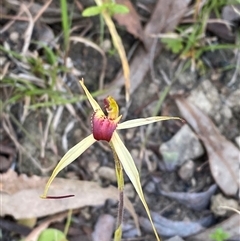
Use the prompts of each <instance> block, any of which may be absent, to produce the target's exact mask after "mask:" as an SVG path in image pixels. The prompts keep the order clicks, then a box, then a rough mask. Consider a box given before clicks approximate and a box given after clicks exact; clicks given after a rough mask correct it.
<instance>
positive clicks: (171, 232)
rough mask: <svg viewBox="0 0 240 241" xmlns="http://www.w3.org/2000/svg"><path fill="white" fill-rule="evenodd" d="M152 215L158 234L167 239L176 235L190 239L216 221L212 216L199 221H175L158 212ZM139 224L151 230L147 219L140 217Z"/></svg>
mask: <svg viewBox="0 0 240 241" xmlns="http://www.w3.org/2000/svg"><path fill="white" fill-rule="evenodd" d="M151 214H152V218H153V221H154V225H155V227H156V229H157V232H158V233H159V234H160V235H162V236H166V237H172V236H176V235H177V236H180V237H188V236H191V235H193V234H196V233H198V232H200V231H202V230H204V228H205V227H208V226H210V225H211V224H212V223H213V221H214V218H213V216H212V215H209V216H207V217H204V218H201V219H199V220H197V221H173V220H170V219H167V218H165V217H163V216H161V215H159V214H158V213H156V212H151ZM139 222H140V225H141V226H142V228H143V229H144V230H146V231H150V230H151V224H150V222H149V220H148V219H147V218H143V217H140V218H139ZM203 240H206V239H203Z"/></svg>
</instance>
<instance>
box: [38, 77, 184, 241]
mask: <svg viewBox="0 0 240 241" xmlns="http://www.w3.org/2000/svg"><path fill="white" fill-rule="evenodd" d="M80 84H81V86H82V88H83V90H84V92H85V94H86V96H87V98H88V100H89V102H90V104H91V106H92V108H93V110H94V113H93V115H92V119H91V121H92V134H91V135H89V136H88V137H86V138H85V139H83V140H82V141H80V142H79V143H78V144H76V145H75V146H74V147H72V148H71V149H70V150H69V151H68V152H67V153H66V154H65V155H64V156H63V157H62V159H61V160H60V161H59V163H58V164H57V166H56V168H55V169H54V170H53V173H52V175H51V176H50V178H49V180H48V182H47V184H46V186H45V190H44V193H43V195H42V196H41V197H42V198H61V197H60V196H59V197H53V196H48V195H47V193H48V189H49V187H50V185H51V183H52V181H53V180H54V178H55V177H56V176H57V174H58V173H59V172H60V171H61V170H62V169H64V168H65V167H66V166H68V165H69V164H70V163H72V162H73V161H74V160H75V159H76V158H77V157H79V156H80V155H81V154H82V153H83V152H84V151H85V150H86V149H87V148H88V147H90V146H91V145H92V144H94V143H95V142H96V141H107V142H108V143H109V145H110V147H111V149H112V151H113V156H114V160H115V170H116V176H117V182H118V189H119V191H120V192H119V194H120V198H119V210H118V221H117V229H116V231H115V237H114V240H115V241H117V240H121V235H122V229H121V223H122V215H123V188H124V180H123V171H122V170H123V169H124V171H125V172H126V174H127V176H128V177H129V179H130V181H131V182H132V184H133V186H134V188H135V190H136V192H137V194H138V196H139V198H140V200H141V201H142V204H143V206H144V208H145V210H146V212H147V215H148V218H149V220H150V222H151V224H152V228H153V231H154V233H155V236H156V238H157V240H158V241H160V238H159V236H158V234H157V231H156V229H155V227H154V224H153V221H152V218H151V214H150V211H149V208H148V205H147V203H146V201H145V198H144V195H143V190H142V187H141V183H140V177H139V173H138V170H137V168H136V165H135V163H134V161H133V158H132V156H131V154H130V153H129V151H128V150H127V148H126V146H125V145H124V143H123V142H122V140H121V139H120V137H119V135H118V133H117V132H118V130H121V129H128V128H132V127H137V126H142V125H147V124H151V123H154V122H158V121H163V120H171V119H178V120H181V119H180V118H178V117H167V116H155V117H149V118H140V119H133V120H129V121H125V122H123V123H119V121H120V119H121V117H122V116H121V115H120V116H119V108H118V104H117V102H116V101H115V100H114V98H113V97H111V96H108V97H107V98H106V99H105V100H104V104H105V109H106V112H107V114H108V115H107V116H106V115H105V114H104V112H103V110H102V109H101V107H100V106H99V104H98V103H97V102H96V101H95V100H94V99H93V97H92V95H91V94H90V92H89V91H88V89H87V88H86V86H85V85H84V82H83V80H80ZM70 196H73V195H68V196H62V197H63V198H65V197H70Z"/></svg>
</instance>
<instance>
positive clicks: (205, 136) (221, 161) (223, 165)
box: [176, 97, 240, 196]
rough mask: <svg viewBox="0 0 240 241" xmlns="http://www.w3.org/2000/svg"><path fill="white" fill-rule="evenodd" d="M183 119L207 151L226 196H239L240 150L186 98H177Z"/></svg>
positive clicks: (212, 168) (216, 178)
mask: <svg viewBox="0 0 240 241" xmlns="http://www.w3.org/2000/svg"><path fill="white" fill-rule="evenodd" d="M176 104H177V106H178V108H179V110H180V111H181V113H182V116H183V118H184V119H185V120H186V121H187V122H188V123H189V124H190V125H191V126H192V128H193V129H194V130H195V132H196V133H197V134H198V136H199V138H200V139H201V140H202V142H203V143H204V146H205V148H206V150H207V154H208V160H209V164H210V168H211V173H212V175H213V177H214V179H215V181H216V183H217V184H218V186H219V187H220V188H221V190H222V191H223V192H224V193H225V194H226V195H232V196H234V195H237V192H238V191H239V187H240V176H239V171H240V167H239V161H240V159H239V156H240V151H239V149H238V148H237V147H236V146H235V145H234V144H233V143H231V142H230V141H228V140H227V139H226V138H225V137H224V136H223V135H222V134H221V133H220V132H219V130H218V129H217V127H216V126H215V125H214V123H213V122H212V120H211V119H210V118H209V117H208V116H207V115H206V114H204V113H203V112H202V111H201V110H200V109H198V108H197V107H196V106H194V105H193V104H192V103H190V102H189V101H187V100H186V99H184V98H180V97H179V98H176Z"/></svg>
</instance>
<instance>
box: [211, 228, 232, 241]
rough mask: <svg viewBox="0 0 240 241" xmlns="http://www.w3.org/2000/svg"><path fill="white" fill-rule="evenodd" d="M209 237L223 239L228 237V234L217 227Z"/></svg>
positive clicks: (215, 239)
mask: <svg viewBox="0 0 240 241" xmlns="http://www.w3.org/2000/svg"><path fill="white" fill-rule="evenodd" d="M209 237H210V239H212V240H214V241H225V240H227V239H228V238H229V234H228V233H226V232H225V231H223V229H222V228H217V229H216V230H215V231H214V232H213V233H211V234H210V236H209Z"/></svg>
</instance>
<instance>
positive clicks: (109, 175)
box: [98, 166, 117, 182]
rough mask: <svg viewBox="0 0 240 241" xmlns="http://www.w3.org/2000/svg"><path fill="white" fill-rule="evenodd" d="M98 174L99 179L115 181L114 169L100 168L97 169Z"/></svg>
mask: <svg viewBox="0 0 240 241" xmlns="http://www.w3.org/2000/svg"><path fill="white" fill-rule="evenodd" d="M98 174H99V176H100V177H101V178H105V179H107V180H109V181H111V182H116V181H117V177H116V173H115V169H113V168H111V167H106V166H103V167H100V168H99V169H98Z"/></svg>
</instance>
